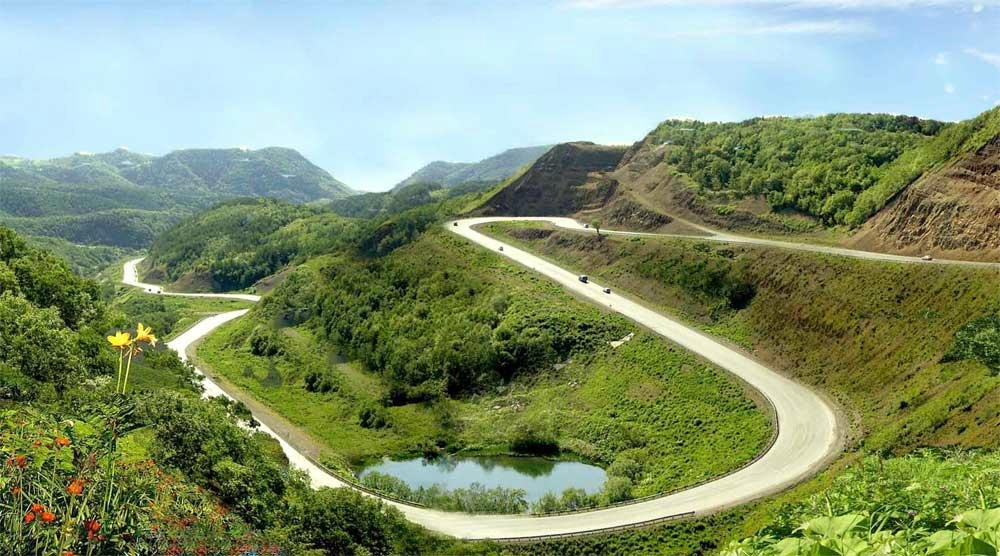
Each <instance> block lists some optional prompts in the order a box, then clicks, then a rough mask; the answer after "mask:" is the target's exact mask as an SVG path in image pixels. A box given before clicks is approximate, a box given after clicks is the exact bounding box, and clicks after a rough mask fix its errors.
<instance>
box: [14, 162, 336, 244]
mask: <svg viewBox="0 0 1000 556" xmlns="http://www.w3.org/2000/svg"><path fill="white" fill-rule="evenodd" d="M0 193H2V194H0V224H3V225H6V226H9V227H11V228H15V229H17V230H19V231H21V232H23V233H26V234H30V235H34V236H50V237H58V238H62V239H66V240H68V241H70V242H73V243H81V244H92V245H94V244H96V245H111V246H119V247H130V248H141V247H146V246H148V245H149V244H150V243H151V242H152V240H153V238H155V237H156V236H158V235H159V234H160V233H162V232H163V231H165V230H166V229H167V228H168V227H170V225H172V224H173V223H175V222H177V221H178V220H180V219H181V218H182V217H183V216H186V215H190V214H191V213H192V212H194V211H196V210H198V209H202V208H205V207H208V206H210V205H212V204H215V203H217V202H219V201H221V200H224V199H228V198H233V197H248V196H253V197H270V198H276V199H282V200H285V201H289V202H295V203H306V202H311V201H324V200H332V199H338V198H341V197H345V196H348V195H350V194H351V193H352V192H351V190H350V189H348V188H347V186H345V185H344V184H343V183H341V182H339V181H337V180H336V179H334V178H333V177H332V176H330V175H329V174H328V173H326V172H325V171H324V170H322V169H320V168H318V167H317V166H315V165H313V164H312V163H310V162H309V161H308V160H306V159H305V158H303V157H302V155H300V154H299V153H297V152H295V151H293V150H291V149H283V148H277V147H271V148H266V149H260V150H246V149H189V150H181V151H174V152H171V153H169V154H167V155H165V156H162V157H155V156H151V155H144V154H138V153H132V152H130V151H127V150H124V149H118V150H116V151H113V152H109V153H100V154H82V153H78V154H76V155H73V156H70V157H65V158H55V159H49V160H29V159H23V158H17V157H0Z"/></svg>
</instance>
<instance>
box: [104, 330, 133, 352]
mask: <svg viewBox="0 0 1000 556" xmlns="http://www.w3.org/2000/svg"><path fill="white" fill-rule="evenodd" d="M108 341H109V342H111V345H112V346H114V347H116V348H118V349H125V348H127V347H128V346H130V345H132V336H131V335H129V333H128V332H118V333H116V334H115V335H114V336H108Z"/></svg>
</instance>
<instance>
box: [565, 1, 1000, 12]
mask: <svg viewBox="0 0 1000 556" xmlns="http://www.w3.org/2000/svg"><path fill="white" fill-rule="evenodd" d="M567 4H568V5H569V6H571V7H575V8H586V9H600V8H636V7H645V6H695V7H697V6H776V7H789V8H827V9H838V10H884V9H909V8H957V9H968V10H971V11H973V12H975V13H979V12H981V11H983V10H984V9H985V8H986V7H987V6H998V5H1000V0H982V1H979V2H973V1H971V0H569V1H568V2H567Z"/></svg>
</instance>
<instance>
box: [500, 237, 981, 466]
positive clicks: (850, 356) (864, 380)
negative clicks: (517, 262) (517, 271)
mask: <svg viewBox="0 0 1000 556" xmlns="http://www.w3.org/2000/svg"><path fill="white" fill-rule="evenodd" d="M489 229H490V230H492V232H493V233H497V234H502V235H503V236H504V237H509V238H512V240H514V241H517V242H519V243H522V244H524V245H526V246H529V247H530V248H531V249H533V250H537V251H539V252H541V253H543V254H545V255H546V256H549V257H552V258H555V259H556V260H558V261H561V262H562V264H564V265H566V266H567V267H569V268H585V269H588V271H589V272H590V273H592V274H594V275H595V276H599V277H601V278H603V279H605V280H606V281H607V282H608V283H612V284H615V285H616V286H618V287H619V288H622V289H624V290H627V291H630V292H633V293H635V294H636V295H639V296H640V297H641V298H643V299H645V300H647V302H649V303H651V304H653V305H656V306H659V307H662V308H664V309H666V310H668V311H671V312H675V313H677V314H679V315H682V316H684V317H686V318H688V319H690V320H691V321H692V322H696V323H700V325H701V326H703V327H705V328H706V329H707V330H709V331H711V332H713V333H716V334H720V335H723V336H726V337H728V338H730V339H732V340H733V341H735V342H737V343H739V344H741V345H743V346H744V347H746V348H748V349H751V350H754V351H755V353H757V354H758V356H759V357H761V358H764V359H765V360H766V361H768V362H770V363H772V364H773V365H775V366H776V367H777V368H779V369H782V370H784V371H785V372H787V373H788V374H790V375H792V376H795V377H797V378H799V379H801V380H804V381H805V382H807V383H810V384H814V385H816V386H817V387H819V388H821V389H823V390H825V391H826V392H828V393H829V394H831V395H833V396H834V397H836V398H837V399H838V400H839V401H840V402H841V403H842V404H843V405H844V406H845V408H846V409H847V410H848V411H849V417H850V419H851V421H852V422H853V423H854V437H855V442H856V443H857V444H858V445H859V446H863V447H865V449H868V450H873V451H877V452H884V453H894V452H896V453H899V452H906V451H908V450H910V449H913V448H915V447H919V446H943V447H946V446H964V447H990V448H994V447H1000V444H998V442H1000V439H998V438H997V436H996V435H995V434H993V429H994V428H995V427H996V426H998V425H1000V398H998V397H997V396H996V391H997V389H998V387H1000V379H998V378H997V377H996V376H995V373H994V372H993V371H992V370H991V368H990V367H988V366H987V365H984V364H983V363H982V362H981V361H980V360H981V359H983V358H988V357H989V355H988V354H987V353H988V350H989V349H991V348H989V347H988V346H989V345H992V344H990V339H991V338H993V336H988V335H986V334H979V335H978V337H979V338H980V339H981V340H982V341H983V345H982V346H981V347H977V348H976V349H977V350H979V351H977V352H976V353H977V354H978V353H979V352H980V351H982V352H984V353H983V355H976V356H975V357H970V353H969V352H968V351H965V349H967V348H968V347H969V346H968V342H966V343H962V344H960V345H959V346H958V347H957V348H955V347H953V338H955V336H956V334H957V333H958V332H959V331H960V330H963V327H965V326H967V325H968V326H973V327H974V328H973V329H970V330H975V331H980V332H983V331H987V332H988V331H989V330H992V328H991V326H993V325H991V324H990V323H991V322H992V321H981V322H980V321H977V320H976V319H978V318H982V317H986V316H989V315H993V314H995V313H996V312H997V311H998V310H1000V299H998V298H997V296H996V293H995V292H996V291H997V289H998V288H1000V282H998V280H1000V278H998V277H997V275H996V272H995V271H992V270H988V269H977V268H962V267H954V266H946V265H911V264H886V263H883V262H873V261H864V260H860V259H850V258H845V257H835V256H827V255H817V254H810V253H803V252H797V251H785V250H776V249H767V248H758V247H750V246H739V245H720V244H717V243H707V242H706V243H698V242H692V241H690V240H660V239H656V240H653V239H632V240H629V239H621V238H615V237H603V238H600V239H597V238H595V237H594V236H589V235H582V234H575V233H572V232H563V231H553V230H548V229H541V228H538V227H530V226H529V227H526V226H525V225H523V224H494V225H491V227H490V228H489ZM970 323H971V324H970ZM976 334H977V333H976V332H973V331H970V332H967V333H965V334H964V335H965V336H967V337H968V336H972V335H976ZM946 355H947V356H948V357H946Z"/></svg>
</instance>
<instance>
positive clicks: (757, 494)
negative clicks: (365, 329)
mask: <svg viewBox="0 0 1000 556" xmlns="http://www.w3.org/2000/svg"><path fill="white" fill-rule="evenodd" d="M510 220H527V221H546V222H550V223H552V224H554V225H556V226H559V227H562V228H568V229H574V230H584V231H586V230H587V228H585V227H584V226H583V225H582V224H580V223H578V222H576V221H574V220H572V219H569V218H545V217H525V218H514V217H486V218H469V219H464V220H458V221H455V222H448V223H446V227H447V229H448V230H449V231H451V232H453V233H456V234H458V235H459V236H461V237H464V238H466V239H468V240H469V241H472V242H473V243H476V244H478V245H480V246H482V247H485V248H488V249H490V250H492V251H494V252H497V253H498V254H500V255H502V256H505V257H507V258H509V259H511V260H513V261H515V262H517V263H519V264H522V265H524V266H526V267H528V268H530V269H531V270H533V271H535V272H538V273H540V274H542V275H544V276H546V277H547V278H549V279H551V280H553V281H555V282H556V283H558V284H560V285H561V286H563V287H564V288H565V289H567V290H569V291H571V292H573V293H574V294H577V295H578V296H580V297H583V298H585V299H587V300H589V301H591V302H593V303H596V304H598V305H601V306H604V307H607V308H608V309H610V310H613V311H616V312H618V313H621V314H622V315H624V316H625V317H627V318H629V319H631V320H633V321H634V322H636V323H638V324H640V325H642V326H645V327H646V328H648V329H650V330H652V331H653V332H656V333H657V334H660V335H661V336H663V337H664V338H667V339H668V340H670V341H672V342H674V343H676V344H678V345H679V346H681V347H683V348H685V349H687V350H689V351H691V352H694V353H696V354H698V355H699V356H701V357H702V358H704V359H706V360H708V361H710V362H712V363H714V364H715V365H717V366H719V367H721V368H723V369H725V370H726V371H728V372H730V373H732V374H734V375H736V376H737V377H739V378H740V379H741V380H743V381H744V382H746V383H747V384H748V385H750V386H751V387H752V388H754V389H756V390H757V391H758V392H760V394H761V395H763V396H764V397H765V398H766V399H767V400H768V401H769V402H770V403H771V405H772V407H773V409H774V414H775V418H776V421H777V424H778V430H777V434H776V436H775V438H774V442H773V443H772V444H771V446H770V448H769V449H768V450H767V451H766V452H765V453H764V454H762V455H761V456H760V457H759V458H758V459H756V460H754V461H753V462H752V463H750V464H749V465H747V466H745V467H743V468H741V469H739V470H737V471H735V472H733V473H730V474H728V475H725V476H722V477H719V478H718V479H716V480H713V481H710V482H707V483H704V484H701V485H698V486H694V487H692V488H689V489H686V490H682V491H680V492H676V493H673V494H669V495H666V496H662V497H659V498H653V499H648V500H644V501H640V502H636V503H633V504H629V505H622V506H613V507H609V508H604V509H599V510H591V511H585V512H577V513H569V514H560V515H551V516H538V517H535V516H529V515H473V514H464V513H458V512H444V511H439V510H432V509H427V508H419V507H415V506H410V505H406V504H400V503H397V502H393V501H390V500H386V503H387V504H391V505H393V506H395V507H397V508H398V509H399V510H400V511H401V512H403V514H404V515H405V516H406V517H407V519H409V520H410V521H413V522H415V523H418V524H420V525H422V526H424V527H426V528H428V529H430V530H433V531H437V532H439V533H443V534H446V535H451V536H454V537H460V538H466V539H504V540H514V539H524V538H528V537H552V536H563V535H574V534H583V533H590V532H598V531H601V530H607V529H616V528H622V527H629V526H634V525H640V524H643V523H648V522H650V521H653V520H657V519H664V518H670V517H673V516H678V515H695V516H697V515H705V514H710V513H713V512H716V511H719V510H722V509H725V508H729V507H732V506H737V505H740V504H743V503H746V502H749V501H752V500H756V499H759V498H761V497H764V496H767V495H769V494H773V493H776V492H779V491H781V490H784V489H786V488H788V487H790V486H792V485H794V484H796V483H798V482H800V481H802V480H804V479H806V478H808V477H810V476H812V475H813V474H814V473H816V472H817V471H818V470H819V469H820V468H822V467H823V466H824V465H825V464H826V463H828V462H829V461H830V460H831V459H832V458H834V457H835V456H836V455H837V454H838V453H839V452H840V450H841V446H842V439H843V434H842V433H843V431H842V429H841V427H840V424H839V423H838V419H837V415H836V412H835V410H834V408H833V407H832V406H831V405H830V403H829V402H827V401H826V400H825V399H823V398H822V397H820V396H819V395H817V394H816V393H815V392H813V391H812V390H811V389H809V388H808V387H806V386H803V385H801V384H799V383H797V382H795V381H792V380H790V379H788V378H786V377H784V376H782V375H781V374H779V373H777V372H775V371H773V370H771V369H769V368H767V367H765V366H763V365H761V364H760V363H758V362H756V361H754V360H753V359H751V358H750V357H748V356H747V355H744V354H743V353H741V352H739V351H737V350H735V349H733V348H731V347H728V346H726V345H724V344H723V343H721V342H719V341H717V340H714V339H713V338H711V337H710V336H708V335H706V334H704V333H702V332H699V331H697V330H695V329H692V328H690V327H688V326H685V325H684V324H682V323H680V322H677V321H675V320H673V319H671V318H669V317H666V316H664V315H661V314H659V313H657V312H655V311H653V310H651V309H649V308H647V307H645V306H643V305H641V304H639V303H636V302H634V301H632V300H630V299H628V298H625V297H622V296H620V295H618V294H615V293H611V294H606V293H604V292H603V286H601V285H600V284H597V283H594V282H588V283H583V282H580V281H579V280H578V276H577V275H576V274H574V273H572V272H570V271H568V270H565V269H563V268H561V267H559V266H557V265H555V264H553V263H551V262H548V261H546V260H544V259H542V258H540V257H537V256H535V255H532V254H531V253H528V252H526V251H524V250H521V249H518V248H516V247H514V246H512V245H509V244H506V243H503V242H501V241H498V240H496V239H493V238H491V237H488V236H486V235H484V234H482V233H480V232H478V231H476V230H475V229H474V227H475V226H477V225H479V224H485V223H489V222H499V221H510ZM590 231H593V230H590ZM602 233H616V234H625V235H655V234H639V233H633V232H612V231H605V230H602ZM681 237H687V236H681ZM690 237H695V236H690ZM697 238H698V239H702V240H713V241H727V242H733V243H753V244H760V245H768V246H772V247H782V248H792V249H803V250H809V251H816V252H823V253H830V254H836V255H846V256H853V257H859V258H871V259H879V260H889V261H899V262H913V261H919V259H915V258H912V257H898V256H895V255H881V254H877V253H866V252H861V251H851V250H847V249H839V248H833V247H825V246H811V245H807V244H792V243H787V242H779V241H774V240H758V239H754V238H744V237H741V236H729V235H725V234H718V233H716V234H714V235H710V236H704V237H703V236H697ZM501 247H502V248H503V250H502V251H500V248H501ZM141 260H142V259H136V260H132V261H129V262H128V263H126V264H125V268H124V276H123V282H124V283H125V284H128V285H130V286H134V287H137V288H143V289H144V290H146V291H147V292H149V293H158V294H161V295H183V296H195V297H221V298H235V299H244V300H248V301H257V300H258V299H259V297H258V296H252V295H243V294H181V293H173V292H163V290H162V289H161V288H160V287H159V286H156V285H152V284H144V283H142V282H140V281H139V279H138V275H137V273H136V265H137V264H138V263H139V262H140V261H141ZM972 264H975V263H972ZM245 313H246V310H241V311H231V312H228V313H222V314H219V315H215V316H212V317H209V318H206V319H204V320H202V321H200V322H199V323H197V324H196V325H195V326H194V327H193V328H191V329H190V330H188V331H186V332H185V333H183V334H181V335H180V336H178V337H177V338H176V339H174V340H173V341H171V342H169V343H168V344H167V345H168V346H169V347H170V348H171V349H174V350H176V351H177V353H178V354H179V355H180V356H181V358H182V359H186V358H187V354H186V351H187V349H188V347H189V346H190V345H191V344H192V343H194V342H195V341H197V340H198V339H200V338H202V337H204V336H205V335H207V334H209V333H210V332H211V331H212V330H214V329H215V328H217V327H219V326H221V325H222V324H224V323H226V322H229V321H231V320H233V319H235V318H239V317H240V316H242V315H243V314H245ZM204 386H205V393H206V395H222V396H227V397H232V396H231V395H230V393H227V392H225V391H224V390H223V389H222V388H220V387H219V386H218V385H217V384H215V383H214V382H212V381H211V380H210V379H208V378H207V377H206V379H205V382H204ZM255 417H257V418H258V420H259V421H261V424H262V426H261V430H262V431H263V432H266V433H268V434H270V435H271V436H274V437H275V438H277V439H278V441H279V442H280V443H281V447H282V449H283V450H284V451H285V454H286V455H287V456H288V457H289V460H290V461H291V463H292V464H293V465H294V466H296V467H298V468H300V469H302V470H304V471H305V472H306V473H307V474H308V475H309V476H310V478H311V479H312V481H313V484H314V485H316V486H331V487H339V486H350V485H345V483H343V482H342V481H340V480H338V479H337V478H336V477H334V476H332V475H330V474H329V473H327V472H325V471H324V470H323V469H321V468H320V467H318V466H316V465H315V464H313V463H312V462H311V461H310V460H309V458H307V457H306V456H304V455H303V454H302V453H300V452H299V451H298V450H297V449H296V448H295V447H293V446H291V445H289V444H288V443H287V442H286V441H285V440H284V439H283V438H281V437H280V435H278V434H276V433H275V432H274V430H273V428H272V427H271V426H269V424H268V422H267V417H266V416H256V415H255Z"/></svg>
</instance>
